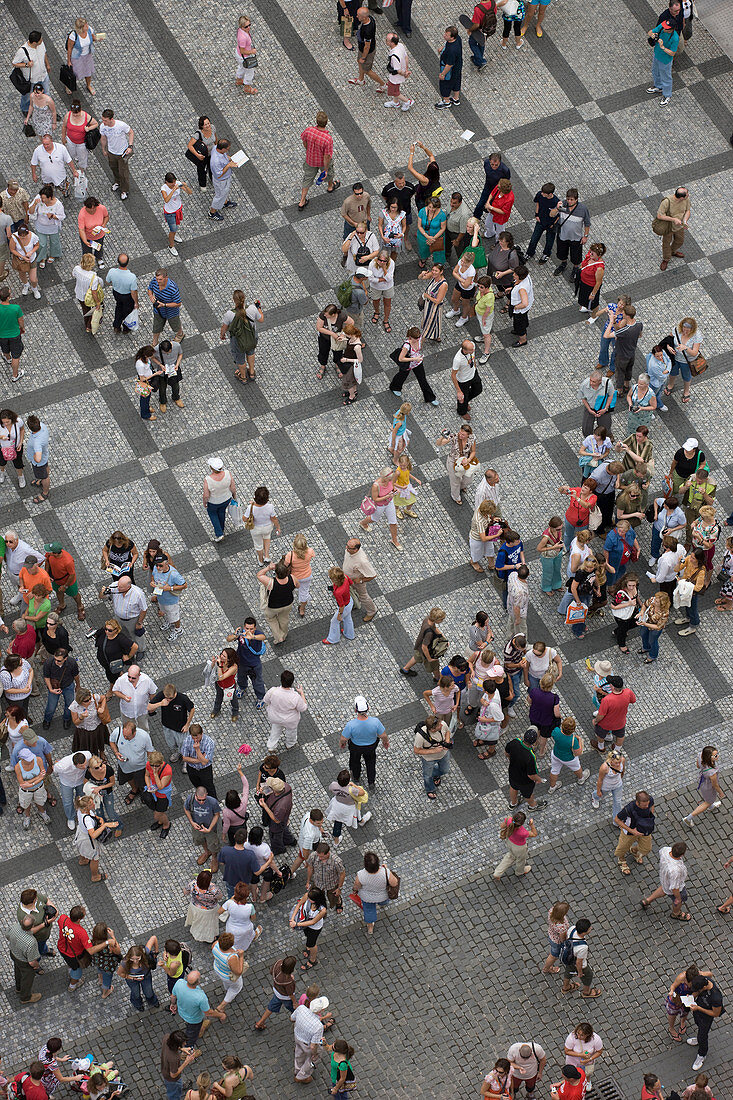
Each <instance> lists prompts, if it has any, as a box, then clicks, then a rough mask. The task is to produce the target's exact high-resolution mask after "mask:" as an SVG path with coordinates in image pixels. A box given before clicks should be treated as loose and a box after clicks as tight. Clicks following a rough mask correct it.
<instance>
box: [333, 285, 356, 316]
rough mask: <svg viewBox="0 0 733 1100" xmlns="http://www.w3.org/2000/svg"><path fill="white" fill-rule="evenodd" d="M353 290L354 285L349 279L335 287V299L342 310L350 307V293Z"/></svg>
mask: <svg viewBox="0 0 733 1100" xmlns="http://www.w3.org/2000/svg"><path fill="white" fill-rule="evenodd" d="M353 289H354V284H353V283H352V281H351V279H345V280H344V282H343V283H340V284H339V286H337V287H336V297H337V298H338V301H339V305H341V306H343V307H344V309H348V308H349V306H350V305H351V292H352V291H353Z"/></svg>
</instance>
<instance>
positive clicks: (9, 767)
mask: <svg viewBox="0 0 733 1100" xmlns="http://www.w3.org/2000/svg"><path fill="white" fill-rule="evenodd" d="M5 771H6V772H14V771H15V768H14V767H13V765H12V764H6V765H5Z"/></svg>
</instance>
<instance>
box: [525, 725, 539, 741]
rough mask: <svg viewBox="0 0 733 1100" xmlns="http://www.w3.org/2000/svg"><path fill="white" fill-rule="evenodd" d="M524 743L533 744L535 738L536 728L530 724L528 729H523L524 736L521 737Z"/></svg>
mask: <svg viewBox="0 0 733 1100" xmlns="http://www.w3.org/2000/svg"><path fill="white" fill-rule="evenodd" d="M522 740H523V741H524V743H525V745H534V743H535V741H536V740H537V729H536V727H535V726H530V727H529V729H528V730H525V734H524V737H523V739H522Z"/></svg>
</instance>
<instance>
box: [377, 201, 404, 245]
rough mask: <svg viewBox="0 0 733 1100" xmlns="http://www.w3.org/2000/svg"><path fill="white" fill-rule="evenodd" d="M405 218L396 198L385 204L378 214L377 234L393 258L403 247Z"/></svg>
mask: <svg viewBox="0 0 733 1100" xmlns="http://www.w3.org/2000/svg"><path fill="white" fill-rule="evenodd" d="M405 219H406V214H405V211H404V210H400V204H399V203H398V202H397V200H396V199H395V200H394V202H391V203H389V205H388V206H385V208H384V210H383V211H382V213H381V214H380V215H379V236H380V237H381V238H382V240H383V241H384V246H385V248H388V249H389V250H390V252H391V253H392V259H393V260H395V259H396V258H397V253H398V252H401V251H402V249H403V248H404V241H405V224H406V223H405Z"/></svg>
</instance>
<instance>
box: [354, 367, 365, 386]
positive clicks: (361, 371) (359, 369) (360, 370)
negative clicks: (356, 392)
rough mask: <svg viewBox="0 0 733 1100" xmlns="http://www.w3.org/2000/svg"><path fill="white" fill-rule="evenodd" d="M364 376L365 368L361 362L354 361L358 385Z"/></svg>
mask: <svg viewBox="0 0 733 1100" xmlns="http://www.w3.org/2000/svg"><path fill="white" fill-rule="evenodd" d="M363 377H364V368H363V367H362V365H361V363H354V378H355V379H356V384H357V386H359V385H361V381H362V379H363Z"/></svg>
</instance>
